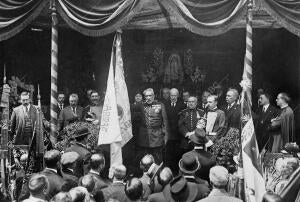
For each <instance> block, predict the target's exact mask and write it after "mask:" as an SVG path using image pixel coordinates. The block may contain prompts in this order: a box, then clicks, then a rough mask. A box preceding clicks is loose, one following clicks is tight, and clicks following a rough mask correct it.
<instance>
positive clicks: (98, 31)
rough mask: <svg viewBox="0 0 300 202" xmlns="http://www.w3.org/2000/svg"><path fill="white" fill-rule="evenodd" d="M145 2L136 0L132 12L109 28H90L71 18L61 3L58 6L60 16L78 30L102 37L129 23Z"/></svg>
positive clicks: (85, 33)
mask: <svg viewBox="0 0 300 202" xmlns="http://www.w3.org/2000/svg"><path fill="white" fill-rule="evenodd" d="M143 2H144V0H142V1H138V0H135V1H134V3H133V4H132V5H134V4H137V5H136V6H135V7H134V8H133V9H132V10H130V12H129V13H128V15H126V17H124V18H123V19H121V20H120V21H118V22H116V23H115V24H113V25H111V26H109V27H107V28H98V29H95V30H91V29H88V28H86V27H84V26H82V25H79V24H77V23H76V22H74V21H73V20H72V19H71V18H69V16H68V15H67V14H66V13H65V12H64V10H63V9H62V7H61V6H60V5H59V4H58V6H57V11H58V13H59V14H60V16H61V17H62V18H63V20H64V21H65V22H66V23H67V24H68V25H69V26H70V27H71V28H72V29H74V30H75V31H78V32H80V33H82V34H83V35H86V36H91V37H100V36H104V35H107V34H110V33H113V32H115V31H117V30H118V29H121V28H122V27H123V26H126V25H127V24H128V22H129V21H130V20H131V19H132V18H133V17H135V15H136V13H138V12H139V11H140V10H141V9H142V8H143ZM132 5H130V6H132Z"/></svg>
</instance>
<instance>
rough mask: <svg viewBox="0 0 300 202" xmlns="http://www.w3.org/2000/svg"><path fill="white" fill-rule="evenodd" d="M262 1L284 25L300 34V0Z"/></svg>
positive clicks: (269, 11) (270, 12) (270, 13)
mask: <svg viewBox="0 0 300 202" xmlns="http://www.w3.org/2000/svg"><path fill="white" fill-rule="evenodd" d="M261 3H262V6H263V7H264V8H265V10H266V11H267V12H268V14H269V15H271V16H272V17H273V18H274V19H275V20H276V21H277V22H278V23H279V24H280V25H281V26H282V27H284V28H286V29H287V30H289V31H290V32H292V33H294V34H296V35H298V36H300V1H299V0H261Z"/></svg>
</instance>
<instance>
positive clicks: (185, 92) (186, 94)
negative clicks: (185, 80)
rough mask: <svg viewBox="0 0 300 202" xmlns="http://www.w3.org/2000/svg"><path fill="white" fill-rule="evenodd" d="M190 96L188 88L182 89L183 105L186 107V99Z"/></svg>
mask: <svg viewBox="0 0 300 202" xmlns="http://www.w3.org/2000/svg"><path fill="white" fill-rule="evenodd" d="M189 97H190V92H189V91H188V90H183V91H182V100H183V104H184V105H185V107H187V103H188V99H189Z"/></svg>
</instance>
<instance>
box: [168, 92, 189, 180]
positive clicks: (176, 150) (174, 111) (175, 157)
mask: <svg viewBox="0 0 300 202" xmlns="http://www.w3.org/2000/svg"><path fill="white" fill-rule="evenodd" d="M178 97H179V91H178V90H177V89H176V88H172V89H171V90H170V100H169V101H168V102H167V103H166V104H165V108H166V112H167V117H168V123H169V126H170V127H169V128H170V133H169V136H168V137H167V144H166V150H165V153H166V154H165V161H166V163H165V164H166V166H167V167H169V168H171V170H172V172H173V173H174V174H175V175H176V173H178V161H179V159H180V158H181V151H180V140H181V135H180V133H179V128H178V120H179V112H181V111H182V110H183V109H185V108H186V107H185V105H184V104H183V103H182V102H181V101H179V100H178Z"/></svg>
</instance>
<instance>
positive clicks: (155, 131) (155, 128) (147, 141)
mask: <svg viewBox="0 0 300 202" xmlns="http://www.w3.org/2000/svg"><path fill="white" fill-rule="evenodd" d="M144 96H145V103H143V104H142V105H140V106H139V111H140V112H141V113H140V120H141V123H140V127H139V133H138V136H137V140H136V141H137V156H138V157H139V159H141V158H142V157H143V156H144V155H145V154H152V155H153V157H154V159H155V162H157V163H161V162H162V160H163V147H164V145H165V142H166V140H167V137H168V132H169V126H168V119H167V114H166V110H165V105H164V104H163V103H161V102H157V101H155V100H154V97H155V95H154V91H153V89H152V88H148V89H146V90H144Z"/></svg>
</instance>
